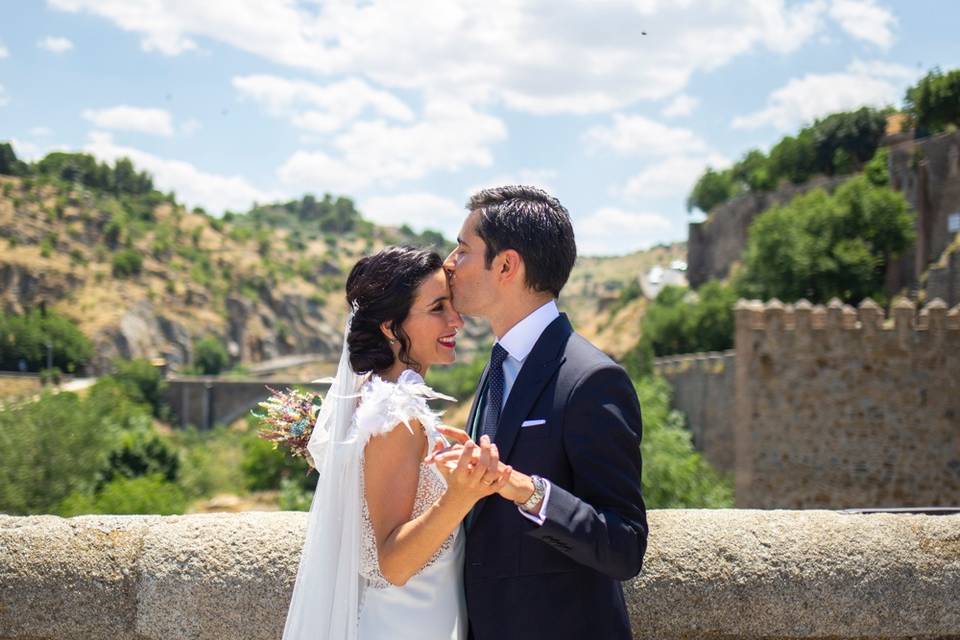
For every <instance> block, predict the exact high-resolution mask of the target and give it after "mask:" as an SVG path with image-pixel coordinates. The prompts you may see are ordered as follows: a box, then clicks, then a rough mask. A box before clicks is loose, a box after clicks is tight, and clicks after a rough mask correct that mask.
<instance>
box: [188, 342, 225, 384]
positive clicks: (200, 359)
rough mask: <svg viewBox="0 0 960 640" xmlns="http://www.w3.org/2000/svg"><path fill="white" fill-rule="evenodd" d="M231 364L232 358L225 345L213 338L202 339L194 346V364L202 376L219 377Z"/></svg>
mask: <svg viewBox="0 0 960 640" xmlns="http://www.w3.org/2000/svg"><path fill="white" fill-rule="evenodd" d="M229 362H230V356H229V354H227V350H226V348H225V347H224V346H223V343H222V342H220V340H218V339H217V338H214V337H213V336H206V337H204V338H201V339H200V340H198V341H197V342H196V344H194V346H193V364H194V367H196V369H197V370H198V371H199V372H200V373H201V374H202V375H206V376H215V375H218V374H219V373H220V372H222V371H223V370H224V369H226V368H227V364H229Z"/></svg>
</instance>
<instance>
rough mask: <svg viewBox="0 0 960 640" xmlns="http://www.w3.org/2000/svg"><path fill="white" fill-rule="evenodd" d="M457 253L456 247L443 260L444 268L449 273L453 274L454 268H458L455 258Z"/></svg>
mask: <svg viewBox="0 0 960 640" xmlns="http://www.w3.org/2000/svg"><path fill="white" fill-rule="evenodd" d="M456 253H457V250H456V249H454V250H453V251H451V252H450V255H448V256H447V258H446V259H445V260H444V261H443V270H444V271H446V272H447V275H452V274H453V272H454V270H455V269H456V264H455V261H454V259H453V257H454V255H456Z"/></svg>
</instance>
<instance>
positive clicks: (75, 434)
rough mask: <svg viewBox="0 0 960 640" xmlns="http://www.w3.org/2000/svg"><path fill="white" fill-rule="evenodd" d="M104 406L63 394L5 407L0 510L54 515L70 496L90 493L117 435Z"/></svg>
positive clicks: (0, 426)
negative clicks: (105, 416) (74, 493)
mask: <svg viewBox="0 0 960 640" xmlns="http://www.w3.org/2000/svg"><path fill="white" fill-rule="evenodd" d="M103 409H104V407H100V406H97V405H96V404H94V403H91V402H90V401H85V400H83V401H82V400H81V399H80V398H79V397H78V396H77V395H76V394H73V393H67V392H64V393H58V394H51V393H44V394H43V395H42V396H41V397H40V398H39V399H38V400H36V401H34V402H28V403H23V404H17V405H13V406H6V407H4V409H3V410H2V411H0V512H3V513H9V514H13V515H28V514H33V513H57V509H58V505H59V504H60V502H61V501H62V500H63V499H64V498H66V497H67V496H68V495H69V494H71V493H73V492H79V493H82V494H84V493H85V494H90V493H92V492H93V490H94V488H95V486H96V485H97V483H98V481H99V479H100V474H101V472H102V470H103V468H104V467H105V466H106V464H107V459H108V457H109V454H110V451H111V450H112V448H113V445H114V443H115V442H116V437H117V434H118V426H117V424H116V423H115V422H113V421H110V420H103Z"/></svg>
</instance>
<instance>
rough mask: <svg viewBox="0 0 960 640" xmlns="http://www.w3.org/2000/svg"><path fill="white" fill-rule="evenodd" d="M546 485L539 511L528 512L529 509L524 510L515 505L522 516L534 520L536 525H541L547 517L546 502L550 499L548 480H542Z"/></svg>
mask: <svg viewBox="0 0 960 640" xmlns="http://www.w3.org/2000/svg"><path fill="white" fill-rule="evenodd" d="M543 482H544V484H546V487H545V488H544V490H543V501H542V502H541V503H540V512H539V513H530V512H529V511H524V510H523V508H522V507H517V510H518V511H519V512H520V513H521V515H523V517H524V518H526V519H527V520H530V521H532V522H536V523H537V524H538V525H542V524H543V523H544V522H545V521H546V519H547V502H549V501H550V481H549V480H547V479H544V480H543Z"/></svg>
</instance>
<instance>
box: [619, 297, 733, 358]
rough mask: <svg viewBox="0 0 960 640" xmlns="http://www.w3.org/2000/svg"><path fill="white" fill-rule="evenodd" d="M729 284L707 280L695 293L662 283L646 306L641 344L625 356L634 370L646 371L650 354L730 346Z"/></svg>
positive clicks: (713, 349)
mask: <svg viewBox="0 0 960 640" xmlns="http://www.w3.org/2000/svg"><path fill="white" fill-rule="evenodd" d="M736 299H737V296H736V293H735V291H734V290H733V288H732V287H729V286H726V285H723V284H722V283H720V282H717V281H711V282H708V283H707V284H705V285H703V286H702V287H700V289H699V290H697V291H696V292H688V291H687V290H685V289H683V288H681V287H676V286H669V285H668V286H666V287H664V288H663V289H662V290H661V291H660V293H659V294H658V295H657V298H656V300H654V301H653V303H652V304H651V305H650V306H649V307H648V308H647V311H646V313H645V314H644V317H643V322H642V325H641V331H640V335H641V338H640V341H641V342H642V343H644V344H643V345H641V346H638V347H637V349H636V351H632V352H631V353H630V354H629V356H630V359H631V367H633V369H634V370H635V371H640V372H643V371H646V370H647V369H648V366H649V363H648V362H647V360H646V359H647V358H648V357H650V355H656V356H665V355H672V354H677V353H695V352H699V351H723V350H725V349H730V348H732V347H733V332H734V324H733V306H734V304H736Z"/></svg>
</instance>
